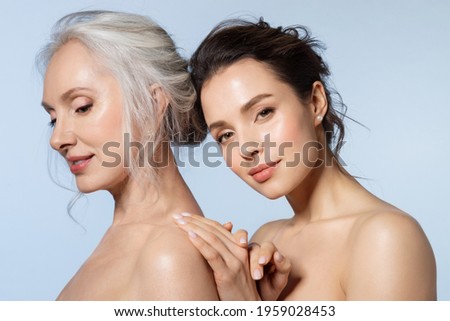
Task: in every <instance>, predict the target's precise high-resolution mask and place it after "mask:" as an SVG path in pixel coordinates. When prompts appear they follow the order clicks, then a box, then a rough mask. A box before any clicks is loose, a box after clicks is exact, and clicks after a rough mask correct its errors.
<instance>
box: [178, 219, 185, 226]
mask: <svg viewBox="0 0 450 321" xmlns="http://www.w3.org/2000/svg"><path fill="white" fill-rule="evenodd" d="M177 223H178V224H181V225H184V224H186V221H185V220H183V219H181V218H180V219H178V220H177Z"/></svg>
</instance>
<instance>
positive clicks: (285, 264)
mask: <svg viewBox="0 0 450 321" xmlns="http://www.w3.org/2000/svg"><path fill="white" fill-rule="evenodd" d="M249 256H250V269H251V270H250V271H252V275H253V279H255V280H258V282H257V286H258V292H259V293H260V295H261V299H262V300H264V301H275V300H276V299H277V298H278V297H279V295H280V293H281V291H283V289H284V288H285V286H286V284H287V282H288V277H289V273H290V272H291V262H290V260H289V259H288V258H285V257H284V256H283V255H282V254H281V253H280V252H279V251H278V250H277V248H276V247H275V245H274V244H273V243H272V242H263V243H261V244H257V243H251V244H249Z"/></svg>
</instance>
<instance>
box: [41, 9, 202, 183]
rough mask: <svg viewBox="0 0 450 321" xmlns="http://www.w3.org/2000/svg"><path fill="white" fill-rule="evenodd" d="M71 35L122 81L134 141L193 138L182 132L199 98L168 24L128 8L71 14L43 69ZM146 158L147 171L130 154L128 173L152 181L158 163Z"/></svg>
mask: <svg viewBox="0 0 450 321" xmlns="http://www.w3.org/2000/svg"><path fill="white" fill-rule="evenodd" d="M70 40H78V41H80V42H81V43H82V44H83V45H84V46H86V48H87V49H88V50H89V51H90V52H91V53H92V54H93V56H94V57H96V58H97V59H98V60H99V63H100V64H101V65H102V66H103V67H105V68H106V69H107V70H108V71H110V72H111V73H112V75H113V76H114V77H115V78H116V79H117V80H118V81H119V84H120V87H121V90H122V95H123V100H124V106H123V108H124V129H125V132H126V133H129V135H130V137H131V139H132V140H133V141H137V142H139V143H141V144H142V146H147V142H151V143H152V146H153V150H152V151H150V152H154V151H155V150H156V149H158V148H159V147H160V146H161V144H162V143H163V142H165V141H167V140H172V141H174V142H175V143H179V144H189V143H192V141H190V140H189V137H181V136H180V133H186V132H189V130H187V131H186V129H187V128H190V127H191V126H192V124H191V123H190V120H189V116H188V115H189V111H190V110H191V109H192V107H193V104H194V101H195V99H196V95H195V90H194V88H193V86H192V83H191V78H190V75H189V73H188V71H187V62H186V60H185V59H183V58H182V57H181V56H180V55H179V53H178V52H177V48H176V47H175V44H174V42H173V40H172V39H171V37H170V36H169V35H168V34H167V32H166V31H165V30H164V29H162V28H161V27H160V26H159V25H158V24H156V23H155V22H153V21H152V20H150V19H149V18H147V17H144V16H141V15H136V14H130V13H121V12H111V11H83V12H76V13H72V14H69V15H67V16H65V17H63V18H61V19H60V20H59V21H58V22H57V23H56V24H55V26H54V28H53V31H52V35H51V39H50V42H49V43H48V44H47V45H46V46H45V47H44V48H43V49H42V50H41V51H40V53H39V54H38V56H37V57H36V63H37V67H38V69H39V71H40V73H41V74H42V75H44V74H45V71H46V69H47V67H48V64H49V62H50V60H51V58H52V57H53V55H54V54H55V52H56V51H57V50H58V49H59V48H61V47H62V46H63V45H64V44H66V43H67V42H69V41H70ZM154 84H156V85H158V86H159V87H160V89H161V90H162V91H163V92H164V94H165V95H166V96H167V97H168V100H169V107H168V108H167V109H166V111H165V113H164V115H161V112H160V110H159V109H158V108H157V106H156V105H155V100H154V98H153V95H152V92H151V89H150V87H151V86H152V85H154ZM161 118H162V119H161ZM164 156H165V155H163V157H164ZM139 163H141V164H139ZM144 164H145V165H144V168H143V169H144V172H145V173H144V175H143V176H144V177H143V176H142V174H143V173H142V170H141V169H142V160H140V159H139V157H135V159H132V160H131V161H130V165H129V170H130V174H131V175H133V176H135V177H139V178H140V179H144V178H150V179H152V180H151V181H154V180H155V179H156V178H157V168H155V167H154V166H151V165H150V164H149V162H148V161H144ZM139 167H141V168H139ZM138 173H139V175H138Z"/></svg>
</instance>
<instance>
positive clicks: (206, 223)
mask: <svg viewBox="0 0 450 321" xmlns="http://www.w3.org/2000/svg"><path fill="white" fill-rule="evenodd" d="M180 216H181V219H183V220H185V221H189V222H197V223H198V224H199V225H201V226H203V227H204V228H208V229H209V230H211V229H214V230H215V232H219V233H221V234H222V235H223V236H225V237H227V238H228V239H230V240H232V239H233V235H232V234H231V233H230V232H231V231H230V230H229V229H230V228H233V224H232V223H231V222H230V223H225V225H226V226H224V225H222V224H220V223H219V222H216V221H214V220H210V219H209V218H206V217H203V216H200V215H195V214H190V213H186V212H185V213H180V214H175V215H174V218H175V217H180Z"/></svg>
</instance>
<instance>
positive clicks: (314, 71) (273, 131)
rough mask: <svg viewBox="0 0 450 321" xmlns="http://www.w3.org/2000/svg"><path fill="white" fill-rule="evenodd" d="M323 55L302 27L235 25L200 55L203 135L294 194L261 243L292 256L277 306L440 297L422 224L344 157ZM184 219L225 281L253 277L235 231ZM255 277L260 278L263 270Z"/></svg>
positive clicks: (271, 188)
mask: <svg viewBox="0 0 450 321" xmlns="http://www.w3.org/2000/svg"><path fill="white" fill-rule="evenodd" d="M318 49H320V44H319V43H318V42H317V41H316V40H314V39H313V38H311V37H310V35H309V33H308V31H307V30H306V29H305V28H303V27H290V28H285V29H282V28H272V27H270V26H269V25H268V24H267V23H266V22H264V21H262V20H260V21H259V22H257V23H251V22H246V21H236V20H233V21H228V22H225V23H222V24H220V25H219V26H218V27H216V28H215V29H214V30H213V31H212V32H211V33H210V34H209V35H208V36H207V37H206V39H205V40H204V41H203V42H202V43H201V45H200V47H199V48H198V49H197V51H196V52H195V53H194V55H193V57H192V59H191V67H192V77H193V80H194V85H195V87H196V90H197V94H198V98H197V99H198V101H197V105H196V109H195V110H194V111H193V115H194V116H195V117H197V118H198V120H199V121H198V122H199V123H200V124H203V131H202V134H203V136H204V135H205V134H206V132H207V130H209V131H210V133H211V135H212V137H213V138H214V139H215V140H216V141H217V142H218V144H219V145H220V146H221V148H222V151H223V156H224V159H225V161H226V163H227V165H228V166H229V167H230V168H231V170H232V171H233V172H234V173H236V174H237V175H238V176H239V177H240V178H241V179H243V180H244V181H245V182H246V183H247V184H249V185H250V186H251V187H252V188H253V189H255V190H256V191H257V192H259V193H261V194H262V195H264V196H266V197H268V198H270V199H276V198H279V197H282V196H285V197H286V198H287V200H288V202H289V204H290V205H291V207H292V210H293V214H294V215H293V216H292V218H290V219H283V220H278V221H274V222H269V223H267V224H265V225H263V226H262V227H261V228H260V229H259V230H258V231H257V232H256V233H255V235H254V236H253V238H252V240H253V241H255V242H257V243H263V242H273V243H274V244H275V246H276V247H277V248H278V249H279V250H280V251H281V252H282V253H283V254H284V255H285V256H286V257H288V258H289V259H290V260H291V263H292V271H291V274H290V276H289V281H288V284H287V286H286V287H285V288H284V289H283V290H282V292H281V294H280V296H279V297H278V299H280V300H434V299H436V266H435V260H434V255H433V252H432V249H431V247H430V244H429V242H428V240H427V238H426V236H425V234H424V233H423V231H422V229H421V227H420V226H419V224H418V223H417V222H416V221H415V220H414V219H413V218H411V216H409V215H408V214H406V213H404V212H403V211H401V210H400V209H397V208H395V207H394V206H392V205H390V204H388V203H386V202H384V201H382V200H380V199H379V198H377V197H376V196H374V195H372V194H371V193H369V192H368V191H367V190H366V189H364V188H363V187H362V186H361V185H360V184H359V183H358V182H357V181H356V180H355V179H354V178H353V177H352V176H351V175H350V174H349V173H348V172H347V171H346V170H345V169H344V168H343V167H342V166H341V164H340V163H339V161H338V159H339V158H338V153H339V149H340V147H341V146H342V141H343V137H344V124H343V121H342V118H343V113H342V112H341V111H339V110H338V109H337V107H338V104H339V101H338V100H333V99H332V96H331V94H330V92H331V90H330V88H329V87H328V85H327V77H328V76H329V70H328V67H327V65H326V64H325V62H324V61H323V60H322V58H321V57H320V55H319V50H318ZM333 147H334V150H333ZM253 215H257V214H256V213H253ZM177 222H178V225H179V226H180V227H181V228H182V229H184V230H185V231H187V232H188V233H189V236H190V238H191V241H192V242H193V244H194V245H195V246H196V247H197V248H198V249H199V251H200V252H201V253H202V255H203V256H204V257H205V258H206V259H207V260H208V262H209V263H210V266H211V267H212V268H213V270H214V271H215V272H216V271H221V277H222V280H225V279H227V276H229V275H232V271H231V270H230V269H227V266H228V265H230V264H231V265H234V266H236V265H239V266H241V268H240V269H239V272H238V273H236V274H235V275H232V278H231V279H233V278H235V277H236V275H242V274H243V273H245V271H246V270H247V269H246V268H245V267H246V266H248V262H247V260H246V259H245V257H244V256H243V255H242V253H241V252H242V248H240V247H239V245H238V244H236V242H233V238H232V237H231V236H230V233H229V232H228V231H227V230H226V229H224V228H223V227H221V226H220V225H219V224H216V223H214V222H212V221H210V220H207V219H205V218H201V217H198V216H191V215H189V214H184V215H182V216H181V217H177ZM268 260H269V257H268V256H264V255H262V256H261V257H260V260H259V261H260V262H261V263H263V264H264V263H265V262H267V261H268ZM235 271H238V270H237V269H235ZM252 273H253V275H254V278H255V279H258V278H260V277H261V276H262V275H263V273H264V269H263V268H262V267H259V268H256V269H254V270H253V269H252ZM215 276H216V275H215ZM228 279H230V277H229V278H228ZM222 280H217V276H216V282H217V283H218V284H220V283H221V282H223V281H222ZM232 283H233V282H229V283H228V284H227V286H231V284H232ZM279 285H280V284H279ZM266 286H267V282H263V283H262V284H260V287H263V288H266ZM274 289H275V290H277V291H278V290H280V289H279V286H278V287H277V286H275V287H274ZM277 291H275V292H277ZM275 292H274V294H276V293H275Z"/></svg>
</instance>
